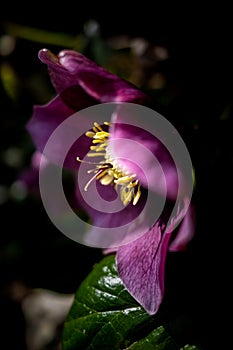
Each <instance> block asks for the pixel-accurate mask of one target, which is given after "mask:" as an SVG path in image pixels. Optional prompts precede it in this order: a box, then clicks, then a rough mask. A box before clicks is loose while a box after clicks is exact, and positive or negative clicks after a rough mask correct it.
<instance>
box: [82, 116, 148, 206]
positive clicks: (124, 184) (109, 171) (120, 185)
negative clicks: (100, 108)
mask: <svg viewBox="0 0 233 350" xmlns="http://www.w3.org/2000/svg"><path fill="white" fill-rule="evenodd" d="M104 125H106V126H108V127H109V126H111V124H110V123H109V122H104ZM92 130H93V131H87V132H86V134H85V135H86V136H87V137H90V138H92V145H91V146H90V150H91V151H92V152H89V153H88V154H87V156H88V157H103V158H104V159H103V160H102V161H100V162H98V163H92V162H86V161H82V160H80V158H79V157H77V158H76V159H77V161H79V162H84V163H86V164H94V165H95V168H94V169H91V170H88V171H87V172H88V174H90V173H94V176H92V178H91V179H90V180H89V181H88V182H87V184H86V186H85V187H84V190H85V191H87V190H88V187H89V186H90V184H91V183H92V182H93V181H94V180H98V181H99V182H100V183H101V184H102V185H104V186H108V185H112V186H114V188H115V190H118V189H119V191H120V198H121V201H122V203H123V204H124V205H125V206H126V205H128V204H129V203H131V202H132V204H133V205H136V204H137V203H138V201H139V199H140V196H141V190H140V184H139V181H138V179H137V175H136V174H130V172H129V171H127V170H123V169H122V168H121V166H120V165H119V164H118V162H117V161H116V160H114V159H113V158H112V157H111V156H110V154H109V151H108V148H107V147H108V139H109V136H110V133H109V132H108V131H105V130H104V129H103V127H102V126H101V125H99V124H98V123H97V122H95V123H94V126H93V128H92Z"/></svg>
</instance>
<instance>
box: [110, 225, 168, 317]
mask: <svg viewBox="0 0 233 350" xmlns="http://www.w3.org/2000/svg"><path fill="white" fill-rule="evenodd" d="M170 236H171V234H170V233H169V234H162V232H161V229H160V227H159V225H158V224H156V225H155V226H154V227H153V228H151V229H150V230H149V231H148V232H147V233H146V234H144V235H143V236H142V237H140V238H138V239H137V240H135V241H133V242H131V243H129V244H127V245H124V246H121V247H119V248H118V251H117V254H116V262H117V269H118V273H119V276H120V278H121V279H122V281H123V283H124V285H125V287H126V289H127V290H128V292H129V293H130V294H131V295H132V296H133V297H134V298H135V299H136V300H137V301H138V302H139V304H140V305H142V306H143V307H144V308H145V310H146V311H147V312H148V314H150V315H153V314H155V313H156V312H157V311H158V309H159V306H160V304H161V302H162V299H163V295H164V272H165V258H166V253H167V249H168V243H169V239H170Z"/></svg>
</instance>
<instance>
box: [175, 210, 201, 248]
mask: <svg viewBox="0 0 233 350" xmlns="http://www.w3.org/2000/svg"><path fill="white" fill-rule="evenodd" d="M195 223H196V215H195V209H194V206H193V205H192V204H191V205H190V206H189V208H188V210H187V212H186V215H185V216H184V219H183V220H182V222H181V224H180V226H179V228H178V232H177V234H176V237H175V238H174V240H173V241H172V242H171V244H170V245H169V251H171V252H177V251H184V250H185V249H186V247H187V244H188V243H189V242H190V241H191V239H192V238H193V236H194V232H195Z"/></svg>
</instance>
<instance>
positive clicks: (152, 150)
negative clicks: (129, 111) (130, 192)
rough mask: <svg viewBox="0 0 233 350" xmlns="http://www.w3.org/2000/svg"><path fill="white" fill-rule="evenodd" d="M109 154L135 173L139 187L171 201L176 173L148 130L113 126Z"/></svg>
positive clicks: (176, 179) (164, 148) (171, 161)
mask: <svg viewBox="0 0 233 350" xmlns="http://www.w3.org/2000/svg"><path fill="white" fill-rule="evenodd" d="M109 150H110V154H111V156H112V157H113V158H114V159H118V160H119V163H120V164H121V166H122V167H125V168H126V169H127V170H128V171H129V172H130V173H131V174H134V173H135V174H136V175H137V177H138V179H139V180H140V182H141V184H142V185H143V186H144V187H146V188H149V189H150V190H152V191H155V192H156V193H159V194H161V195H164V196H165V197H166V196H167V197H168V198H170V199H174V198H176V196H177V191H178V174H177V169H176V166H175V164H174V161H173V159H172V158H171V155H170V154H169V152H168V150H167V149H166V147H165V146H164V145H163V144H162V143H161V142H160V141H159V140H158V139H157V138H156V137H155V136H154V135H152V134H150V133H149V132H148V131H146V130H143V129H141V128H139V127H137V126H134V125H130V124H123V123H118V122H116V123H113V126H112V128H111V137H110V146H109Z"/></svg>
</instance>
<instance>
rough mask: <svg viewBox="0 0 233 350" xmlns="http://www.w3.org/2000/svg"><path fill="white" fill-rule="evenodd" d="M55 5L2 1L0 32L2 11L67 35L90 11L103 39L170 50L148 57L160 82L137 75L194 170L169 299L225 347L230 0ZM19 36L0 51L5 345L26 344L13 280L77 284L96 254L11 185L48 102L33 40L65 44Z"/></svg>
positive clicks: (202, 337)
mask: <svg viewBox="0 0 233 350" xmlns="http://www.w3.org/2000/svg"><path fill="white" fill-rule="evenodd" d="M66 5H68V7H65V6H66ZM51 6H52V8H51V9H50V10H49V9H48V4H46V3H45V4H43V3H41V2H40V3H36V4H35V5H33V10H32V8H31V7H32V5H31V7H29V8H28V7H26V6H24V5H23V3H21V2H20V4H17V5H14V6H11V4H10V3H9V4H4V6H3V8H4V11H1V15H0V16H1V17H0V20H1V22H0V35H5V34H9V33H8V31H7V28H9V27H8V24H9V23H17V24H20V25H23V26H27V27H32V28H39V29H43V30H46V31H49V32H56V33H62V34H64V33H66V34H70V35H73V36H75V35H79V34H80V33H83V32H84V26H85V23H87V21H89V20H90V19H94V20H96V21H97V22H98V23H99V26H100V38H101V40H100V43H99V45H102V44H103V43H105V42H106V40H108V39H109V38H112V37H119V36H122V35H123V36H128V37H129V38H135V37H141V38H144V39H146V40H148V41H149V42H150V43H151V45H152V46H153V45H154V46H159V47H165V48H166V49H167V51H168V53H169V57H168V59H166V60H165V61H163V62H161V63H160V64H159V65H157V66H156V67H155V69H157V70H158V71H159V72H160V73H161V74H162V75H163V76H164V77H165V78H166V85H165V87H163V88H162V89H150V88H149V87H148V86H147V85H146V84H145V85H143V86H141V88H145V89H147V90H150V93H151V95H152V96H153V98H154V102H155V106H156V108H157V111H158V112H161V113H162V114H163V115H164V116H165V117H166V118H168V119H169V120H170V121H171V122H173V123H174V124H175V125H176V126H177V128H178V129H179V130H180V131H181V135H182V136H183V138H184V141H185V142H186V145H187V147H188V149H189V151H190V155H191V158H192V160H193V165H194V168H195V171H196V189H195V194H194V199H195V203H196V208H197V227H196V235H195V238H194V240H193V241H192V242H191V244H190V246H189V247H188V250H187V252H186V253H184V254H181V255H180V254H177V255H176V256H173V255H172V254H171V255H170V256H169V257H168V260H167V270H168V277H167V285H168V288H167V290H168V292H167V295H166V299H165V302H166V303H168V305H169V303H171V304H172V305H173V304H174V305H173V309H174V310H176V309H177V308H181V309H182V310H183V311H184V312H187V313H188V314H189V315H190V318H191V319H192V322H193V328H192V334H191V336H192V339H193V340H194V341H197V342H199V343H200V345H201V346H203V349H204V350H209V349H215V348H216V349H227V348H228V347H227V346H226V347H224V346H225V345H223V344H224V343H227V342H228V332H227V315H230V310H229V307H230V296H229V285H230V282H231V278H232V271H231V265H232V263H231V250H230V247H231V244H230V237H231V234H232V224H231V216H232V210H231V199H232V186H231V183H232V162H233V155H232V151H233V147H232V131H233V128H232V53H231V51H232V23H231V22H232V18H231V17H230V13H231V12H230V9H228V8H227V7H225V5H224V4H223V3H221V6H220V5H219V4H216V5H215V6H214V5H213V4H211V6H208V7H207V8H204V7H203V5H202V6H198V5H196V6H194V5H193V4H188V5H186V6H180V8H179V7H177V6H174V5H173V7H172V6H171V5H168V4H166V3H163V6H161V4H159V3H156V2H154V3H153V7H152V3H151V5H149V4H148V3H146V2H142V3H140V4H138V5H136V3H132V4H130V5H129V8H128V9H127V10H126V8H125V3H122V4H120V3H108V5H107V6H101V5H100V4H98V5H94V6H93V5H90V4H89V3H88V4H82V6H80V7H79V4H75V6H72V4H65V3H63V4H62V6H61V5H58V4H56V5H54V4H51ZM1 33H2V34H1ZM15 40H16V41H15V47H14V50H12V52H10V53H9V54H8V55H4V56H3V55H2V56H0V60H1V61H0V62H1V78H2V81H3V78H4V77H5V76H6V74H5V73H4V72H5V71H6V69H7V68H6V67H8V68H9V67H10V68H11V69H12V70H13V75H15V77H16V82H15V85H14V84H13V88H12V89H13V91H14V94H13V95H11V94H10V93H9V91H8V90H7V89H6V82H5V83H3V82H1V81H0V152H1V154H0V168H1V170H0V186H1V187H0V188H1V193H0V194H1V196H2V198H1V202H2V203H1V204H0V215H1V216H0V217H1V235H0V263H1V265H0V271H1V272H0V273H1V281H0V287H1V291H0V307H1V313H0V329H1V332H2V336H1V341H2V340H3V343H4V342H7V343H8V345H7V347H6V349H9V350H11V349H12V350H13V349H17V350H20V349H26V347H25V346H26V345H25V339H24V327H25V324H24V318H23V314H22V310H21V307H20V302H19V300H20V298H18V299H17V298H15V297H13V296H12V295H15V294H14V291H15V289H16V291H18V289H19V286H23V290H24V289H31V288H37V287H39V288H48V289H51V290H56V291H58V292H61V293H73V292H74V291H75V289H76V288H77V287H78V285H79V283H80V282H81V281H82V280H83V279H84V278H85V276H86V275H87V274H88V272H89V271H90V270H91V268H92V266H93V264H94V263H95V262H96V261H98V260H100V259H101V258H102V254H101V252H100V251H98V250H97V249H91V248H88V247H83V246H79V245H78V244H76V243H75V242H72V241H70V240H69V239H68V238H66V237H64V236H63V235H62V234H61V233H60V232H57V230H56V229H55V228H54V227H53V225H52V224H51V223H50V222H49V219H48V218H47V215H46V213H45V211H44V209H43V206H42V204H41V202H40V199H39V197H37V195H35V193H34V192H33V193H30V191H29V193H27V195H25V196H24V195H22V193H21V192H20V191H18V192H17V190H15V187H14V186H13V184H14V183H15V181H16V180H17V178H18V176H19V174H21V171H23V169H25V168H26V167H28V166H29V164H30V157H31V155H32V153H33V150H34V147H33V144H32V143H31V140H30V137H29V135H28V134H27V132H26V131H25V124H26V122H27V121H28V120H29V118H30V116H31V113H32V107H33V105H34V104H44V103H46V102H47V101H48V100H49V98H50V97H51V96H52V95H53V93H54V91H53V88H52V87H51V85H50V82H49V78H48V76H47V70H46V67H44V65H43V64H42V63H41V62H40V61H39V60H38V58H37V54H38V51H39V49H41V48H43V47H45V46H46V47H47V48H49V49H51V50H52V51H54V52H55V53H58V52H59V51H60V50H61V49H64V48H65V46H64V45H63V46H61V45H60V46H59V45H53V44H51V45H49V44H47V43H39V42H33V41H32V40H26V39H23V38H19V37H15ZM97 44H98V42H97ZM95 45H96V43H95V44H94V45H93V43H92V42H91V41H90V42H89V45H87V47H86V49H85V54H87V55H89V57H91V58H96V57H98V56H97V55H96V56H95V54H96V51H95V50H96V49H94V48H95ZM97 46H98V45H97ZM3 67H4V69H3ZM4 79H5V80H6V78H4ZM13 80H14V79H13ZM9 84H10V83H9ZM14 89H15V90H14ZM10 91H11V90H10ZM9 150H10V151H9ZM12 158H13V160H12ZM9 159H10V160H9ZM169 271H170V272H169ZM15 286H16V287H15ZM169 300H172V302H170V301H169ZM29 350H30V349H29Z"/></svg>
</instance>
